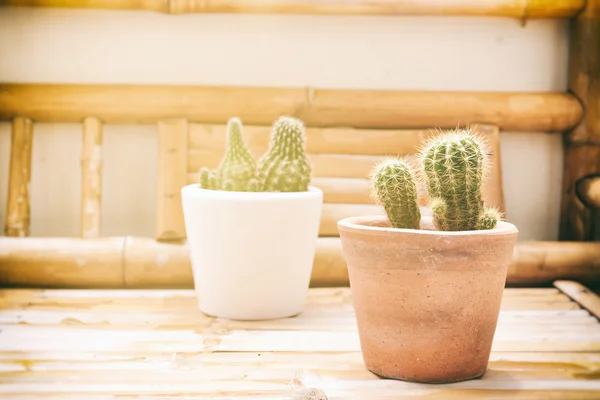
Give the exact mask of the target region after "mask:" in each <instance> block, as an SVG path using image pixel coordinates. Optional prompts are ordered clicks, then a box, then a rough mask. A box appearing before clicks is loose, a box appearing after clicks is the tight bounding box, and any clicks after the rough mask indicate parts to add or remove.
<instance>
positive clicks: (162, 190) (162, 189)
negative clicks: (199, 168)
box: [156, 119, 188, 241]
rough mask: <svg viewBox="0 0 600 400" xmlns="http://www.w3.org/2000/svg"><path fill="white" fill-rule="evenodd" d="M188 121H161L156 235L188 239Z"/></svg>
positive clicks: (168, 238)
mask: <svg viewBox="0 0 600 400" xmlns="http://www.w3.org/2000/svg"><path fill="white" fill-rule="evenodd" d="M187 139H188V123H187V121H186V120H185V119H169V120H161V121H159V123H158V171H157V181H158V184H157V198H156V215H157V217H156V239H157V240H159V241H181V240H183V239H185V236H186V235H185V223H184V221H183V210H182V207H181V188H182V187H183V186H185V185H186V184H187V176H186V169H187V147H188V144H187Z"/></svg>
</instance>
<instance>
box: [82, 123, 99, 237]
mask: <svg viewBox="0 0 600 400" xmlns="http://www.w3.org/2000/svg"><path fill="white" fill-rule="evenodd" d="M101 217H102V122H101V121H100V120H99V119H98V118H92V117H88V118H86V119H84V120H83V146H82V155H81V217H80V219H81V221H80V224H79V234H80V236H81V237H82V238H93V237H100V228H101V222H102V219H101Z"/></svg>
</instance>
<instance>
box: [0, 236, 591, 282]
mask: <svg viewBox="0 0 600 400" xmlns="http://www.w3.org/2000/svg"><path fill="white" fill-rule="evenodd" d="M0 249H2V251H1V252H0V285H2V286H26V287H63V288H124V287H127V288H191V287H193V278H192V272H191V267H190V261H189V253H188V247H187V245H186V244H174V243H173V244H169V243H161V242H157V241H156V240H154V239H151V238H131V237H125V238H97V239H80V238H8V237H3V238H0ZM599 259H600V243H598V242H596V243H594V242H588V243H579V242H518V243H517V245H516V247H515V252H514V259H513V262H512V264H511V266H510V268H509V271H508V277H507V285H508V286H523V285H533V286H539V285H551V284H552V282H554V281H555V280H575V281H578V282H581V283H583V284H586V285H588V286H590V287H594V285H598V284H600V264H599V263H598V260H599ZM340 285H342V286H347V285H348V272H347V268H346V263H345V262H344V259H343V257H342V251H341V242H340V239H339V238H319V239H318V240H317V253H316V256H315V261H314V268H313V273H312V277H311V286H313V287H322V286H340Z"/></svg>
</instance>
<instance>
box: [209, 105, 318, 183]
mask: <svg viewBox="0 0 600 400" xmlns="http://www.w3.org/2000/svg"><path fill="white" fill-rule="evenodd" d="M304 142H305V133H304V125H303V124H302V121H300V120H299V119H296V118H292V117H287V116H283V117H280V118H279V119H277V120H276V121H275V123H274V124H273V127H272V130H271V137H270V142H269V149H268V151H267V153H266V154H265V155H264V156H263V157H262V158H261V159H260V163H259V164H258V165H257V163H256V161H255V160H254V158H253V157H252V153H251V152H250V150H249V149H248V147H247V146H246V144H245V143H244V141H243V134H242V123H241V121H240V120H239V118H237V117H234V118H231V119H230V120H229V122H228V124H227V146H226V150H225V156H224V157H223V160H222V161H221V163H220V165H219V167H218V168H217V169H216V170H211V169H209V168H207V167H202V168H200V171H199V183H200V187H201V188H203V189H207V190H227V191H237V192H265V191H267V192H300V191H307V190H308V185H309V183H310V178H311V166H310V163H309V161H308V157H307V155H306V150H305V143H304Z"/></svg>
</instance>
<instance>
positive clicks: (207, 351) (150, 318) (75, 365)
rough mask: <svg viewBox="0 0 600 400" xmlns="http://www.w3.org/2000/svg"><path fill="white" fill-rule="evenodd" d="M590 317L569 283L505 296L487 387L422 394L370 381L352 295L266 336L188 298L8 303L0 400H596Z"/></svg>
mask: <svg viewBox="0 0 600 400" xmlns="http://www.w3.org/2000/svg"><path fill="white" fill-rule="evenodd" d="M559 288H560V289H559ZM561 290H562V291H561ZM565 293H568V295H567V294H565ZM569 296H570V297H569ZM584 307H587V309H586V308H584ZM588 310H589V311H588ZM593 313H596V314H600V301H599V299H598V297H597V296H595V295H594V294H593V293H590V292H587V291H586V290H585V288H583V287H582V286H580V285H578V284H576V283H573V282H559V283H557V284H556V287H553V288H539V289H506V290H505V294H504V298H503V303H502V311H501V315H500V320H499V325H498V329H497V333H496V337H495V341H494V344H493V348H492V355H491V359H490V365H489V369H488V371H487V372H486V374H485V375H484V376H483V377H482V378H480V379H476V380H471V381H466V382H460V383H455V384H450V385H425V384H416V383H408V382H402V381H394V380H385V379H381V378H378V377H376V376H375V375H373V374H372V373H370V372H369V371H367V370H366V369H365V367H364V365H363V363H362V358H361V353H360V346H359V341H358V336H357V331H356V325H355V319H354V313H353V309H352V303H351V292H350V290H349V289H348V288H335V289H311V291H310V294H309V298H308V306H307V309H306V311H305V312H304V313H303V314H301V315H300V316H298V317H295V318H289V319H282V320H274V321H261V322H237V321H229V320H220V319H214V318H209V317H206V316H204V315H203V314H202V313H201V312H200V311H199V310H198V309H197V308H196V303H195V297H194V293H193V292H192V291H190V290H114V291H113V290H25V289H7V290H1V291H0V398H3V399H14V398H22V399H25V398H27V399H35V398H39V399H50V398H52V399H54V398H55V399H75V398H77V399H100V398H102V399H104V398H123V399H126V398H177V399H185V398H190V399H191V398H219V399H227V398H236V399H237V398H248V399H365V400H377V399H475V398H476V399H600V322H599V321H598V319H597V318H596V317H595V316H594V315H593ZM311 389H313V392H314V395H313V396H312V397H311V396H310V395H309V392H310V391H311Z"/></svg>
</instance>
